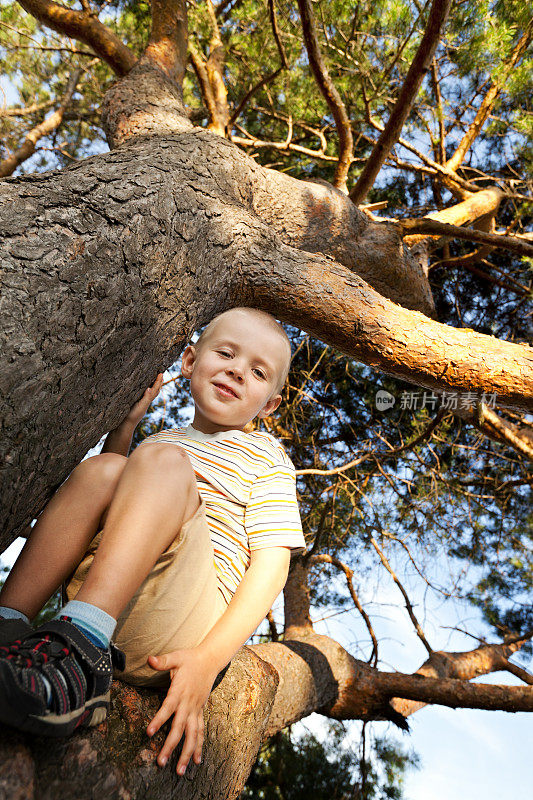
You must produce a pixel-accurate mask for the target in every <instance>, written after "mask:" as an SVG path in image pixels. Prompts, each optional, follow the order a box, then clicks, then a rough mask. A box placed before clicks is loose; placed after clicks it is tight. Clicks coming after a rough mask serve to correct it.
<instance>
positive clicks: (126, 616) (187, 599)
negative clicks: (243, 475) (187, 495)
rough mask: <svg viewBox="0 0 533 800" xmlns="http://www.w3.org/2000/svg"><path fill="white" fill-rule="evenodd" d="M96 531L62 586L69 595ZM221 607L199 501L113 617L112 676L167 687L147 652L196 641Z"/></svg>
mask: <svg viewBox="0 0 533 800" xmlns="http://www.w3.org/2000/svg"><path fill="white" fill-rule="evenodd" d="M101 538H102V531H99V532H98V533H97V534H96V536H95V537H94V539H93V541H92V542H91V545H90V547H89V550H88V551H87V553H86V554H85V556H84V559H83V561H82V562H81V564H80V565H79V567H78V568H77V570H76V572H75V573H74V575H73V576H72V578H71V579H70V581H69V583H68V584H67V586H66V590H65V592H66V597H67V599H68V600H74V598H75V597H76V595H77V593H78V591H79V589H80V587H81V584H82V583H83V581H84V580H85V578H86V576H87V573H88V571H89V567H90V566H91V564H92V561H93V558H94V553H95V552H96V549H97V547H98V545H99V543H100V540H101ZM226 608H227V603H226V601H225V600H224V597H223V596H222V593H221V591H220V589H219V588H218V580H217V575H216V570H215V564H214V560H213V545H212V542H211V536H210V533H209V527H208V524H207V519H206V515H205V501H204V500H202V499H200V506H199V508H198V509H197V510H196V512H195V513H194V514H193V516H192V517H191V518H190V519H188V520H187V521H186V522H185V523H184V524H183V526H182V528H181V530H180V531H179V533H178V534H177V535H176V538H175V539H174V541H173V542H172V543H171V544H170V545H169V546H168V547H167V549H166V550H165V552H164V553H162V554H161V555H160V556H159V558H158V559H157V561H156V563H155V564H154V567H153V569H152V571H151V572H150V574H149V575H148V577H147V578H146V579H145V580H144V582H143V583H142V584H141V586H140V587H139V589H138V590H137V592H136V593H135V595H134V596H133V597H132V599H131V600H130V602H129V603H128V605H127V606H126V608H125V609H124V611H123V612H122V614H121V615H120V617H119V618H118V620H117V627H116V630H115V634H114V636H113V641H114V642H115V644H116V645H117V647H120V649H121V650H123V651H124V652H125V654H126V669H125V670H124V671H123V672H118V671H115V677H117V678H120V680H123V681H126V683H132V684H136V685H142V686H168V685H169V673H168V672H160V671H159V670H155V669H152V668H151V667H150V666H149V665H148V664H147V663H146V660H147V658H148V656H149V655H154V656H157V655H162V654H163V653H169V652H171V651H172V650H176V649H178V648H181V647H195V646H196V645H197V644H199V643H200V642H201V641H202V639H203V638H204V637H205V635H206V634H207V633H208V631H210V630H211V628H212V627H213V625H214V624H215V623H216V621H217V620H218V619H219V618H220V617H221V616H222V614H223V613H224V611H225V610H226Z"/></svg>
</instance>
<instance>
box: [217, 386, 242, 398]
mask: <svg viewBox="0 0 533 800" xmlns="http://www.w3.org/2000/svg"><path fill="white" fill-rule="evenodd" d="M214 385H215V387H216V388H217V389H218V390H219V392H220V393H221V394H223V395H224V397H237V398H238V397H239V395H238V394H237V393H236V392H234V391H233V389H231V388H230V387H229V386H227V385H226V384H225V383H215V384H214Z"/></svg>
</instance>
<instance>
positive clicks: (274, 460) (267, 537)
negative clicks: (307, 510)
mask: <svg viewBox="0 0 533 800" xmlns="http://www.w3.org/2000/svg"><path fill="white" fill-rule="evenodd" d="M147 442H171V443H172V444H176V445H179V446H180V447H182V448H183V449H184V450H185V451H186V453H187V455H188V456H189V459H190V461H191V464H192V467H193V469H194V472H195V475H196V481H197V484H198V491H199V493H200V496H201V497H202V498H203V499H204V500H205V504H206V512H207V522H208V525H209V530H210V532H211V541H212V543H213V552H214V561H215V568H216V571H217V576H218V584H219V589H220V591H221V592H222V595H223V597H224V599H225V600H226V602H228V603H229V601H230V600H231V598H232V597H233V594H234V592H235V590H236V588H237V586H238V585H239V583H240V582H241V580H242V578H243V575H244V573H245V572H246V570H247V568H248V566H249V565H250V552H251V551H252V550H260V549H262V548H264V547H276V546H286V547H290V548H291V549H292V550H294V551H296V550H298V551H301V550H302V549H303V548H305V540H304V535H303V531H302V523H301V520H300V512H299V511H298V503H297V501H296V478H295V473H294V465H293V463H292V461H291V460H290V458H289V457H288V456H287V454H286V452H285V450H284V449H283V447H282V445H281V444H280V443H279V442H278V441H277V439H275V438H274V437H273V436H271V435H270V434H269V433H265V432H263V431H253V432H252V433H245V432H244V431H238V430H230V431H219V432H217V433H210V434H209V433H202V431H198V430H196V428H193V427H192V425H188V426H187V427H185V428H174V429H170V430H166V431H161V432H160V433H154V434H153V435H152V436H147V437H146V439H144V440H143V442H142V443H141V444H142V445H144V444H146V443H147Z"/></svg>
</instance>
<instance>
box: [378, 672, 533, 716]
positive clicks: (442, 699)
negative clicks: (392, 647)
mask: <svg viewBox="0 0 533 800" xmlns="http://www.w3.org/2000/svg"><path fill="white" fill-rule="evenodd" d="M376 684H377V686H378V687H379V689H380V690H381V691H382V692H384V693H386V694H387V695H388V696H389V697H391V698H392V697H402V698H405V699H406V700H415V701H420V702H422V703H437V704H438V705H441V706H447V707H448V708H483V709H486V710H489V711H533V688H531V687H530V686H498V685H489V684H484V683H466V682H464V681H461V680H456V679H453V678H426V677H424V676H422V675H416V674H415V675H402V674H401V673H391V672H389V673H386V672H380V673H378V674H377V676H376Z"/></svg>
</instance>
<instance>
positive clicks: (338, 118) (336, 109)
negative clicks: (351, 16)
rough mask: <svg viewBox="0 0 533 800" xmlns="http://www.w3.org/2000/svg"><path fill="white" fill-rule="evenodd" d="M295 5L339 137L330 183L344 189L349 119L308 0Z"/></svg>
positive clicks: (350, 145)
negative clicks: (335, 164)
mask: <svg viewBox="0 0 533 800" xmlns="http://www.w3.org/2000/svg"><path fill="white" fill-rule="evenodd" d="M298 8H299V9H300V17H301V19H302V30H303V35H304V41H305V46H306V49H307V54H308V56H309V64H310V66H311V69H312V71H313V75H314V76H315V80H316V82H317V84H318V88H319V89H320V91H321V93H322V95H323V97H324V99H325V101H326V103H327V104H328V107H329V110H330V111H331V113H332V114H333V118H334V120H335V125H336V128H337V136H338V137H339V160H338V164H337V169H336V170H335V178H334V180H333V185H334V186H336V187H337V188H338V189H341V190H342V191H344V192H345V191H346V177H347V175H348V170H349V168H350V164H351V163H352V155H353V137H352V129H351V126H350V120H349V118H348V114H347V112H346V107H345V105H344V103H343V102H342V99H341V96H340V94H339V93H338V91H337V89H336V87H335V85H334V83H333V81H332V80H331V77H330V74H329V72H328V68H327V67H326V64H325V63H324V60H323V58H322V53H321V52H320V46H319V43H318V37H317V34H316V25H315V17H314V13H313V9H312V7H311V3H310V0H298Z"/></svg>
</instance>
